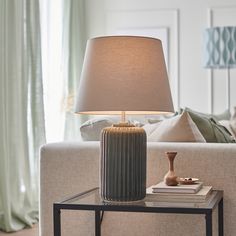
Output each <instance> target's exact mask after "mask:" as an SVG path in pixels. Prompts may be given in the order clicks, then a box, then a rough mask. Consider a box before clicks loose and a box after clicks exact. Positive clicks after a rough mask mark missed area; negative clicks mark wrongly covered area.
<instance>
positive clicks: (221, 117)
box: [184, 107, 231, 121]
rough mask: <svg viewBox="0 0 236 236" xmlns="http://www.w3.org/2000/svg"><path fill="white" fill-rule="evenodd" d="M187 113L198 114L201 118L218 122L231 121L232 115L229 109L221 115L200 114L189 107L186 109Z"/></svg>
mask: <svg viewBox="0 0 236 236" xmlns="http://www.w3.org/2000/svg"><path fill="white" fill-rule="evenodd" d="M184 110H185V111H189V112H193V113H195V114H198V115H199V116H205V117H207V118H213V119H215V120H217V121H220V120H229V119H230V117H231V114H230V110H229V109H226V110H225V111H224V112H222V113H220V114H208V113H202V112H198V111H195V110H192V109H190V108H188V107H186V108H185V109H184Z"/></svg>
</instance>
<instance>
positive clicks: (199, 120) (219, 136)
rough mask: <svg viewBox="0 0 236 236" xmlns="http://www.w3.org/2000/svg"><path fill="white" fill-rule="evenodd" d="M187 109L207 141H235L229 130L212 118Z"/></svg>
mask: <svg viewBox="0 0 236 236" xmlns="http://www.w3.org/2000/svg"><path fill="white" fill-rule="evenodd" d="M187 111H188V113H189V115H190V116H191V118H192V120H193V121H194V123H195V124H196V125H197V127H198V129H199V130H200V132H201V134H202V135H203V137H204V138H205V140H206V141H207V142H211V143H232V142H235V140H234V138H233V137H232V136H231V134H230V133H229V131H228V130H227V129H226V128H225V127H223V126H222V125H220V124H219V123H218V122H217V121H216V120H214V119H213V118H208V117H206V116H205V115H199V113H198V112H193V111H191V110H189V109H187Z"/></svg>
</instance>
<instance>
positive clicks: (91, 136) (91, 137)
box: [80, 117, 118, 141]
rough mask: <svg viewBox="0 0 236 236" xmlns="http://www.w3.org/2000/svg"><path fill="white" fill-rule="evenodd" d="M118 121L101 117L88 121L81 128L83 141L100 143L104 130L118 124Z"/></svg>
mask: <svg viewBox="0 0 236 236" xmlns="http://www.w3.org/2000/svg"><path fill="white" fill-rule="evenodd" d="M117 122H118V119H116V118H112V117H99V118H94V119H90V120H88V121H86V122H85V123H84V124H82V125H81V127H80V133H81V137H82V139H83V141H99V140H100V134H101V131H102V129H103V128H105V127H109V126H112V124H114V123H117Z"/></svg>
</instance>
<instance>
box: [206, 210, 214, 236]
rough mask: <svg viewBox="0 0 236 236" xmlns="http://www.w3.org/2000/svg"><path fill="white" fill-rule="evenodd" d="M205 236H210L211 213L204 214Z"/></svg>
mask: <svg viewBox="0 0 236 236" xmlns="http://www.w3.org/2000/svg"><path fill="white" fill-rule="evenodd" d="M205 217H206V236H212V212H209V213H206V216H205Z"/></svg>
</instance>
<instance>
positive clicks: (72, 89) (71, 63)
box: [62, 0, 87, 140]
mask: <svg viewBox="0 0 236 236" xmlns="http://www.w3.org/2000/svg"><path fill="white" fill-rule="evenodd" d="M62 9H63V12H62V14H63V32H62V33H63V42H62V44H63V45H62V57H63V63H62V65H63V68H62V70H63V80H64V111H65V125H64V139H65V140H75V139H77V140H79V139H80V131H79V128H80V125H81V123H82V122H84V121H85V120H86V119H87V117H86V116H84V115H76V114H74V102H75V96H76V93H77V88H78V82H79V78H80V73H81V69H82V64H83V57H84V52H85V47H86V30H85V16H84V12H85V6H84V0H63V8H62Z"/></svg>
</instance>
